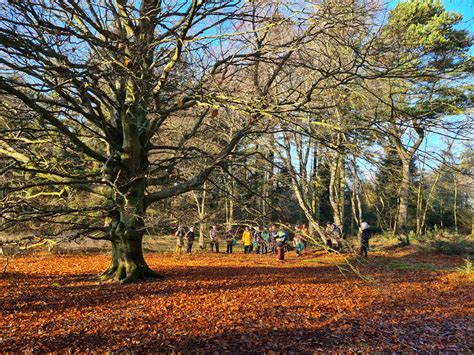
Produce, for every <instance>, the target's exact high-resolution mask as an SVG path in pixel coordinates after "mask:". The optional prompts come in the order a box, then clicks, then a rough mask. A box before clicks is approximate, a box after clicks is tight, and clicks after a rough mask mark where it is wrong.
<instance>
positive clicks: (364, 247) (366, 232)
mask: <svg viewBox="0 0 474 355" xmlns="http://www.w3.org/2000/svg"><path fill="white" fill-rule="evenodd" d="M360 228H361V229H362V234H361V236H360V256H364V257H367V252H368V251H369V239H370V237H372V232H371V231H370V226H369V224H368V223H367V222H362V224H361V225H360Z"/></svg>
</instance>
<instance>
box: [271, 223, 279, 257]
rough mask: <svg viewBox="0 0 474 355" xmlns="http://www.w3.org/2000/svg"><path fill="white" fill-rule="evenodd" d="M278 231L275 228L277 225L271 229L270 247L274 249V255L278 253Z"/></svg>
mask: <svg viewBox="0 0 474 355" xmlns="http://www.w3.org/2000/svg"><path fill="white" fill-rule="evenodd" d="M277 236H278V235H277V231H276V228H275V225H274V224H272V226H271V227H270V247H271V248H272V253H273V254H275V253H276V252H277V246H276V244H277V242H276V239H277Z"/></svg>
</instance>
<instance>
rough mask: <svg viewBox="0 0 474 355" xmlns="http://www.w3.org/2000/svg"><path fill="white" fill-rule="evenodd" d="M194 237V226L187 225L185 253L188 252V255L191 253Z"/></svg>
mask: <svg viewBox="0 0 474 355" xmlns="http://www.w3.org/2000/svg"><path fill="white" fill-rule="evenodd" d="M194 238H195V235H194V228H193V227H189V231H188V232H187V233H186V242H187V249H186V253H188V254H190V255H191V252H192V250H193V243H194Z"/></svg>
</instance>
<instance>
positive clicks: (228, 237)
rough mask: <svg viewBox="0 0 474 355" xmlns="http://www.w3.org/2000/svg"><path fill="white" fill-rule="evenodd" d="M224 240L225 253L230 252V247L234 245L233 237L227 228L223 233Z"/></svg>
mask: <svg viewBox="0 0 474 355" xmlns="http://www.w3.org/2000/svg"><path fill="white" fill-rule="evenodd" d="M225 241H226V243H227V254H232V249H233V247H234V243H235V238H234V234H233V233H232V231H231V230H230V229H229V230H228V231H227V233H226V234H225Z"/></svg>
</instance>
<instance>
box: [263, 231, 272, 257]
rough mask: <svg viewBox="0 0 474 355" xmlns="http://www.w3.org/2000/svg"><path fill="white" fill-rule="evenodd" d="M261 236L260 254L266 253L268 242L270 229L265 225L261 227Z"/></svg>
mask: <svg viewBox="0 0 474 355" xmlns="http://www.w3.org/2000/svg"><path fill="white" fill-rule="evenodd" d="M261 237H262V254H267V253H268V244H269V243H270V231H269V230H268V228H267V227H263V231H262V234H261Z"/></svg>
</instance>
